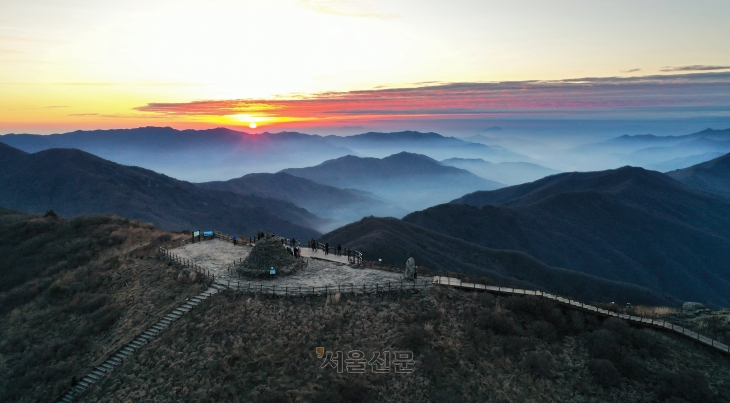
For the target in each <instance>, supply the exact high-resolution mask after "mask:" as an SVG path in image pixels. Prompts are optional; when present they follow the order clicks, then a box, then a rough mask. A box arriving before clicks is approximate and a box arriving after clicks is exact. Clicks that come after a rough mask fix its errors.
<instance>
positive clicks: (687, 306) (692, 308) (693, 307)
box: [682, 302, 705, 312]
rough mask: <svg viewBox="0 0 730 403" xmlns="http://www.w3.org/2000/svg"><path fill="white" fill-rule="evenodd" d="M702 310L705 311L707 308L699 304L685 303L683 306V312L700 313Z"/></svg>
mask: <svg viewBox="0 0 730 403" xmlns="http://www.w3.org/2000/svg"><path fill="white" fill-rule="evenodd" d="M700 309H705V306H704V305H702V304H700V303H699V302H685V303H684V304H682V310H683V311H690V312H694V311H699V310H700Z"/></svg>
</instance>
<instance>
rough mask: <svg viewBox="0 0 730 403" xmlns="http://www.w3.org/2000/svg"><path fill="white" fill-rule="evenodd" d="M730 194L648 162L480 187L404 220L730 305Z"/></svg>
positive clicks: (602, 274) (681, 295) (551, 262)
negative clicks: (692, 184) (691, 183)
mask: <svg viewBox="0 0 730 403" xmlns="http://www.w3.org/2000/svg"><path fill="white" fill-rule="evenodd" d="M729 211H730V199H725V198H722V197H720V196H715V195H711V194H707V193H703V192H699V191H696V190H694V189H691V188H689V187H688V186H685V185H683V184H681V183H679V182H677V181H675V180H673V179H671V178H670V177H668V176H666V175H664V174H661V173H658V172H653V171H646V170H644V169H641V168H632V167H624V168H620V169H616V170H610V171H601V172H587V173H565V174H559V175H553V176H550V177H547V178H544V179H541V180H538V181H536V182H532V183H529V184H524V185H518V186H512V187H508V188H503V189H499V190H495V191H488V192H475V193H472V194H469V195H466V196H464V197H461V198H459V199H457V200H454V202H452V203H451V204H444V205H439V206H435V207H432V208H429V209H426V210H423V211H418V212H415V213H412V214H409V215H408V216H406V217H405V218H403V220H404V221H406V222H408V223H411V224H416V225H419V226H422V227H424V228H428V229H431V230H433V231H436V232H440V233H442V234H444V235H448V236H453V237H457V238H461V239H464V240H468V241H470V242H473V243H476V244H479V245H483V246H487V247H490V248H494V249H508V250H519V251H522V252H525V253H527V254H529V255H531V256H534V257H535V258H537V259H539V260H541V261H543V262H545V263H547V264H549V265H551V266H556V267H564V268H566V269H569V270H574V271H580V272H583V273H586V274H590V275H594V276H598V277H603V278H606V279H610V280H615V281H621V282H627V283H632V284H637V285H640V286H644V287H647V288H650V289H652V290H654V291H656V292H660V293H667V294H668V295H672V296H673V297H675V298H677V299H680V300H690V301H692V300H699V301H702V302H710V303H715V304H720V305H724V306H727V305H728V304H730V271H728V270H727V268H728V267H730V214H728V212H729Z"/></svg>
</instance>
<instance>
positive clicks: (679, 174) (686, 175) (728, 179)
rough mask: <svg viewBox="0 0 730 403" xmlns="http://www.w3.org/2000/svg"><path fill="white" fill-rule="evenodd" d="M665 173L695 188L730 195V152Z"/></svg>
mask: <svg viewBox="0 0 730 403" xmlns="http://www.w3.org/2000/svg"><path fill="white" fill-rule="evenodd" d="M667 175H669V176H671V177H672V178H674V179H676V180H678V181H680V182H682V183H684V184H685V185H688V186H691V187H693V188H695V189H699V190H703V191H705V192H710V193H717V194H720V195H725V196H730V153H729V154H725V155H723V156H721V157H718V158H715V159H713V160H710V161H707V162H703V163H701V164H697V165H694V166H691V167H689V168H685V169H679V170H676V171H672V172H667Z"/></svg>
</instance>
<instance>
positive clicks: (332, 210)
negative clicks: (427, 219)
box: [197, 172, 410, 230]
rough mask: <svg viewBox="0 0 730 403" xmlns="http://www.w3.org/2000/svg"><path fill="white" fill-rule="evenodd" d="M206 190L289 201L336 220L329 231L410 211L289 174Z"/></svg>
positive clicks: (233, 181) (236, 181)
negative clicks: (371, 216)
mask: <svg viewBox="0 0 730 403" xmlns="http://www.w3.org/2000/svg"><path fill="white" fill-rule="evenodd" d="M197 185H198V186H200V187H203V188H206V189H216V190H224V191H230V192H233V193H237V194H241V195H257V196H261V197H271V198H274V199H280V200H285V201H288V202H291V203H294V204H296V205H298V206H301V207H304V208H305V209H307V210H309V211H311V212H313V213H314V214H317V215H318V216H320V217H326V218H329V219H332V220H333V222H332V223H331V224H330V225H329V226H328V227H327V228H328V229H329V230H331V229H334V228H337V227H339V226H340V225H343V224H346V223H349V222H352V221H357V220H359V219H361V218H362V217H364V216H370V215H373V216H378V217H397V218H401V217H403V216H404V215H406V214H408V213H409V212H410V211H409V210H406V209H403V208H400V207H396V206H393V205H390V204H387V203H385V202H383V201H380V200H378V199H376V196H375V195H368V194H367V193H366V192H363V191H354V190H350V189H340V188H337V187H334V186H327V185H321V184H319V183H316V182H314V181H311V180H308V179H305V178H300V177H296V176H293V175H290V174H288V173H286V172H279V173H275V174H248V175H245V176H242V177H240V178H237V179H231V180H228V181H216V182H204V183H199V184H197Z"/></svg>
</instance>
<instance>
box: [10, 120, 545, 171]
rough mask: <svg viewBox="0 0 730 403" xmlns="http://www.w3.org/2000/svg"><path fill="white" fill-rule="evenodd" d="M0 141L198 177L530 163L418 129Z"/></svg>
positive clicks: (149, 132)
mask: <svg viewBox="0 0 730 403" xmlns="http://www.w3.org/2000/svg"><path fill="white" fill-rule="evenodd" d="M0 141H1V142H4V143H5V144H8V145H11V146H13V147H16V148H18V149H21V150H23V151H26V152H30V153H34V152H38V151H42V150H47V149H51V148H76V149H79V150H82V151H86V152H89V153H92V154H94V155H98V156H99V157H102V158H105V159H108V160H111V161H114V162H117V163H120V164H124V165H133V166H142V167H145V168H148V169H152V170H154V171H156V172H160V173H164V174H166V175H168V176H171V177H175V178H177V179H183V180H188V181H195V182H208V181H217V180H228V179H231V178H238V177H240V176H241V175H244V174H248V173H264V172H269V173H273V172H278V171H280V170H282V169H286V168H297V167H307V166H311V165H317V164H320V163H322V162H324V161H326V160H330V159H334V158H338V157H343V156H346V155H356V156H370V157H378V158H380V157H385V156H388V155H391V154H396V153H399V152H402V151H409V152H415V153H420V154H424V155H428V156H430V157H432V158H436V159H445V158H452V157H489V158H493V159H494V160H495V161H529V160H531V159H530V158H529V157H526V156H524V155H520V154H518V153H514V152H511V151H509V150H506V149H503V148H501V147H488V146H484V145H478V144H475V143H470V142H466V141H462V140H459V139H456V138H453V137H445V136H442V135H439V134H436V133H419V132H398V133H366V134H362V135H356V136H350V137H338V136H326V137H323V136H319V135H309V134H304V133H297V132H280V133H268V132H265V133H256V134H253V133H247V132H243V131H236V130H231V129H225V128H217V129H209V130H175V129H172V128H170V127H141V128H137V129H121V130H94V131H75V132H71V133H63V134H52V135H33V134H7V135H3V136H0Z"/></svg>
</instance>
